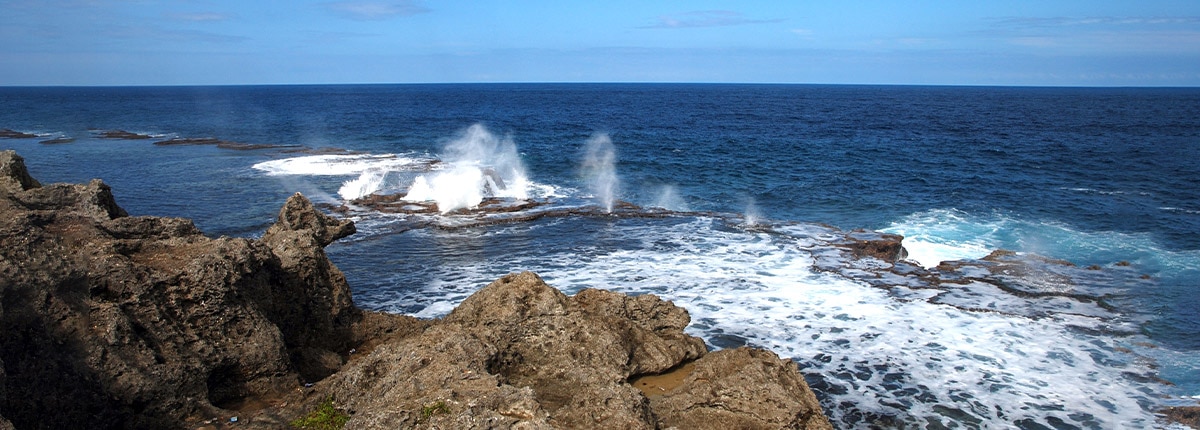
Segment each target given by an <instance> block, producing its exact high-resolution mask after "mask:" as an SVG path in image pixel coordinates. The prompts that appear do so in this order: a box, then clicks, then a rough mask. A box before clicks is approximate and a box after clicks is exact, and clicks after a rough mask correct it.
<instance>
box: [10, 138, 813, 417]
mask: <svg viewBox="0 0 1200 430" xmlns="http://www.w3.org/2000/svg"><path fill="white" fill-rule="evenodd" d="M0 213H2V214H0V304H2V306H0V369H2V371H0V429H4V430H7V429H11V428H19V429H27V428H97V429H110V428H112V429H116V428H196V429H199V428H205V429H215V428H286V427H288V426H289V424H291V425H293V426H296V425H304V424H306V421H298V420H302V419H305V418H306V417H311V416H315V415H320V414H315V413H312V411H326V412H328V414H326V416H329V415H335V416H337V417H340V418H337V419H338V420H340V421H337V422H339V423H343V424H344V426H345V428H621V429H628V428H645V429H653V428H672V427H674V428H764V429H766V428H801V429H822V428H831V427H830V424H829V422H828V420H827V419H826V418H825V415H824V414H823V412H822V411H821V408H820V406H819V405H818V403H817V400H816V397H815V396H814V394H813V392H812V390H811V389H809V387H808V385H807V384H806V383H805V381H804V378H803V377H802V376H801V374H800V373H799V370H798V368H797V366H796V364H795V363H793V362H791V361H790V360H783V359H780V358H779V357H778V356H777V355H775V354H774V353H771V352H769V351H765V350H761V349H752V348H738V349H727V350H721V351H716V352H709V351H707V350H706V348H705V346H704V343H703V342H702V341H701V340H700V339H698V338H696V337H693V336H690V335H687V334H686V333H684V331H683V329H684V327H686V326H687V325H688V323H689V322H690V317H689V315H688V313H687V311H686V310H685V309H682V308H680V307H677V306H675V305H673V304H671V303H670V302H667V301H663V300H661V299H659V298H658V297H656V296H654V295H649V294H647V295H642V296H637V297H630V296H627V295H624V294H620V293H614V292H609V291H603V290H594V289H590V290H584V291H581V292H579V293H578V294H576V295H574V296H567V295H565V294H563V293H562V292H560V291H558V290H556V289H554V288H553V287H550V286H548V285H546V284H545V283H544V282H543V281H542V280H541V278H540V277H538V276H537V275H536V274H533V273H529V272H526V273H520V274H513V275H508V276H505V277H503V278H501V279H499V280H497V281H495V282H493V283H492V284H490V285H488V286H487V287H485V288H483V289H481V290H480V291H478V292H476V293H475V294H474V295H472V296H471V297H469V298H468V299H466V300H465V301H464V302H463V303H462V304H461V305H460V306H459V307H458V308H456V309H455V310H454V311H453V312H451V313H450V314H449V315H447V316H446V317H445V318H442V319H439V320H420V319H416V318H411V317H407V316H402V315H391V314H384V313H376V312H368V311H363V310H361V309H358V308H357V307H355V306H354V303H353V300H352V299H351V294H350V288H349V286H348V285H347V283H346V279H345V276H344V275H343V274H342V273H341V271H340V270H338V268H337V267H336V266H334V265H333V264H332V263H331V262H330V261H329V260H328V258H326V256H325V252H324V247H325V246H326V245H328V244H330V243H331V242H333V241H335V240H337V239H339V238H342V237H345V236H347V235H350V234H353V233H354V231H355V229H354V225H353V224H352V223H351V222H349V221H344V220H340V219H336V218H333V217H330V216H327V215H325V214H323V213H321V212H320V211H318V210H316V209H315V208H314V207H313V205H312V204H311V203H310V202H309V201H308V200H307V199H306V198H304V197H303V196H301V195H299V194H296V195H294V196H292V197H291V198H290V199H289V200H288V201H287V203H286V204H285V205H284V207H283V208H282V209H281V211H280V214H279V218H278V220H277V221H276V223H275V224H274V225H272V226H271V227H270V228H269V229H268V230H267V231H266V233H264V234H263V236H262V238H261V239H257V240H255V239H244V238H228V237H220V238H210V237H206V236H204V235H203V234H202V233H201V232H200V231H199V230H198V229H197V228H196V227H195V226H194V225H193V224H192V222H191V221H189V220H185V219H178V218H161V217H145V216H129V215H128V214H127V213H126V212H125V211H124V210H123V209H121V208H120V207H119V206H118V205H117V204H116V201H115V199H114V198H113V195H112V192H111V191H110V189H109V187H108V186H107V185H105V184H104V183H103V182H101V181H99V180H94V181H92V182H91V183H88V184H86V185H72V184H53V185H45V186H43V185H42V184H40V183H39V182H38V181H37V180H35V179H34V178H33V177H31V176H30V175H29V173H28V172H27V171H26V169H25V167H24V162H23V160H22V159H21V158H20V157H19V156H17V155H16V154H15V153H14V152H12V151H5V152H2V153H0ZM648 375H664V377H665V378H666V379H667V380H669V381H670V382H669V383H666V382H661V381H660V382H650V379H648V378H645V377H646V376H648ZM635 381H637V385H638V386H635V384H634V383H631V382H635Z"/></svg>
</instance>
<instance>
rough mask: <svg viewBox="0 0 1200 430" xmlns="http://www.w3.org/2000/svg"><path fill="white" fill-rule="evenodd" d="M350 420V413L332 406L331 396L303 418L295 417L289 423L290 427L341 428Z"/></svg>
mask: <svg viewBox="0 0 1200 430" xmlns="http://www.w3.org/2000/svg"><path fill="white" fill-rule="evenodd" d="M346 421H350V415H348V414H346V412H345V411H343V410H341V409H338V408H336V407H334V406H333V398H332V397H329V398H326V399H325V401H324V402H321V404H320V405H318V406H317V408H316V409H314V410H313V411H312V412H309V413H308V415H305V416H304V418H297V419H296V420H295V421H292V422H291V423H290V424H291V425H292V427H295V428H298V429H304V430H342V428H343V427H345V426H346Z"/></svg>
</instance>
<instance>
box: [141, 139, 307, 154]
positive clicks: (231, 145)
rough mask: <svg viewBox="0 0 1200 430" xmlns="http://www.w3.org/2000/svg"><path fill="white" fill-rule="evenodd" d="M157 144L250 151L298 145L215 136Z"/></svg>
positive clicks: (173, 140)
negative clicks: (232, 139)
mask: <svg viewBox="0 0 1200 430" xmlns="http://www.w3.org/2000/svg"><path fill="white" fill-rule="evenodd" d="M154 144H155V145H157V146H181V145H190V146H195V145H212V146H216V147H218V148H221V149H236V150H240V151H248V150H253V149H273V148H295V147H297V145H274V144H269V143H241V142H231V141H228V140H221V139H217V138H215V137H176V138H171V139H167V140H160V141H157V142H154Z"/></svg>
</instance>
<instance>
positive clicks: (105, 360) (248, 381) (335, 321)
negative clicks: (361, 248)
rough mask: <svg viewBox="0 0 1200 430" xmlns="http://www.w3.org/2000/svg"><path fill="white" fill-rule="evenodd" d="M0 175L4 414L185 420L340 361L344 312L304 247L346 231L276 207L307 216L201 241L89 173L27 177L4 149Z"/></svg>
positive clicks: (59, 420) (112, 422)
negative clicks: (134, 208) (261, 235)
mask: <svg viewBox="0 0 1200 430" xmlns="http://www.w3.org/2000/svg"><path fill="white" fill-rule="evenodd" d="M0 174H2V175H0V304H2V305H3V306H0V308H2V309H3V311H2V313H0V361H2V362H3V363H4V375H5V377H4V378H3V387H4V389H3V390H0V394H3V396H0V414H2V415H3V416H4V417H5V418H7V419H9V420H11V421H12V423H13V424H15V425H16V427H18V428H78V427H79V426H81V425H84V423H86V426H87V427H90V428H178V427H184V426H185V424H184V423H186V422H189V421H196V420H200V419H203V418H205V417H210V416H217V415H221V414H222V412H221V411H220V409H219V408H229V407H233V406H235V405H237V404H238V403H239V402H242V401H244V400H246V399H248V398H251V397H259V396H270V395H272V394H273V393H277V392H282V391H286V390H289V389H292V388H294V387H295V386H296V385H297V383H298V382H297V374H296V370H297V369H298V370H300V375H301V376H315V377H319V376H323V373H324V374H327V373H328V372H330V369H329V368H330V367H333V368H336V366H337V365H340V364H341V363H340V355H338V353H342V352H344V349H343V348H348V344H349V342H350V341H351V339H350V337H349V336H346V334H345V333H346V332H347V331H348V327H349V325H350V324H351V323H352V322H354V320H355V315H356V314H357V312H358V310H357V309H356V308H354V307H353V305H352V304H351V303H350V300H349V288H348V287H347V286H346V283H345V278H344V277H342V276H341V274H340V272H337V271H336V268H333V267H332V265H331V264H329V263H328V260H326V259H325V258H324V254H323V251H322V250H321V249H320V245H319V244H321V243H322V241H328V240H330V238H331V237H334V236H336V235H337V234H340V233H344V232H346V231H352V229H347V228H346V227H344V226H342V225H340V224H337V223H333V225H326V224H322V223H324V222H327V221H328V219H326V218H321V216H323V215H320V216H318V215H317V214H310V215H305V214H295V213H291V212H287V211H285V213H283V214H281V218H286V219H309V220H312V222H309V223H300V224H296V223H292V222H281V223H279V224H280V225H277V226H275V228H273V230H274V231H275V233H274V234H273V238H274V239H273V240H271V241H266V240H264V241H261V242H260V241H253V240H248V239H234V238H226V237H222V238H218V239H211V238H207V237H205V236H203V235H202V234H201V233H200V231H199V230H197V229H196V228H195V226H194V225H193V224H192V223H191V221H188V220H183V219H175V218H156V217H130V216H127V214H126V213H125V211H124V210H122V209H121V208H120V207H119V206H117V204H116V202H115V200H114V199H113V196H112V193H111V192H110V190H109V188H108V186H107V185H104V183H103V182H100V181H99V180H95V181H92V182H91V183H89V184H87V185H68V184H54V185H48V186H40V184H38V182H37V181H36V180H34V179H33V178H32V177H30V176H29V175H28V173H27V172H26V171H25V167H24V164H23V162H22V160H21V158H20V157H19V156H17V155H16V154H15V153H13V152H12V151H7V152H3V153H0ZM293 200H303V197H299V196H296V197H293ZM294 206H301V207H303V206H304V205H303V202H301V203H297V204H296V205H294ZM308 207H309V208H311V205H308ZM306 217H307V218H306ZM331 231H332V232H335V233H334V234H332V235H331V234H330V232H331ZM306 235H307V236H308V238H307V240H305V238H304V237H305V236H306ZM325 243H327V242H325ZM305 247H315V249H302V248H305ZM306 258H307V259H308V260H305V259H306ZM321 262H324V266H322V265H321V264H319V263H321ZM300 265H305V269H304V270H298V269H297V268H296V266H300ZM301 313H303V314H304V315H300V314H301ZM330 355H332V356H333V357H338V359H330ZM313 357H317V358H313ZM321 360H323V361H325V362H330V363H332V364H331V365H327V366H324V367H320V366H318V368H317V369H316V370H310V368H312V367H313V365H312V364H311V362H312V361H321Z"/></svg>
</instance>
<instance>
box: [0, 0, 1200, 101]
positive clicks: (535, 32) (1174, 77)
mask: <svg viewBox="0 0 1200 430" xmlns="http://www.w3.org/2000/svg"><path fill="white" fill-rule="evenodd" d="M0 17H3V18H0V85H203V84H306V83H407V82H778V83H835V84H836V83H849V84H951V85H1068V86H1113V85H1119V86H1200V1H1195V0H1186V1H1166V0H1139V1H1045V0H1043V1H1004V2H991V1H989V2H982V1H981V2H976V1H938V2H934V1H870V0H866V1H822V2H801V1H791V2H782V1H779V2H758V1H687V2H684V1H650V0H640V1H625V0H610V1H596V2H575V1H564V0H559V1H521V0H511V1H493V0H474V1H453V0H447V1H434V0H429V1H419V0H409V1H371V0H362V1H359V0H348V1H276V0H238V1H218V0H177V1H150V0H0Z"/></svg>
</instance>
